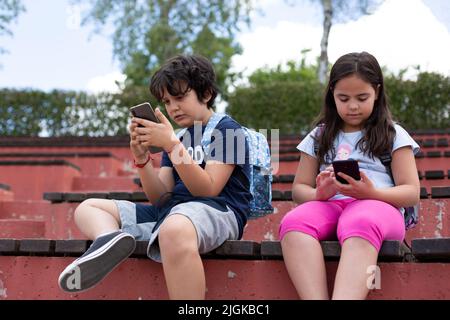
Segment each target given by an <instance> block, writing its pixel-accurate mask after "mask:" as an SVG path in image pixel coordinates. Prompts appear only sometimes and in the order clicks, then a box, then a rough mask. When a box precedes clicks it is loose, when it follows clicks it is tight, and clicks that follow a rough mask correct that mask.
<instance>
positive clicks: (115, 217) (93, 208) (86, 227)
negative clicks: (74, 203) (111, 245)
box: [75, 199, 120, 240]
mask: <svg viewBox="0 0 450 320" xmlns="http://www.w3.org/2000/svg"><path fill="white" fill-rule="evenodd" d="M75 223H76V225H77V226H78V228H79V229H80V231H81V232H82V233H83V234H84V235H85V236H86V237H88V238H89V239H91V240H94V239H96V238H97V237H98V236H99V235H101V234H104V233H109V232H114V231H117V230H119V228H120V217H119V210H118V209H117V206H116V204H115V203H114V201H112V200H105V199H88V200H85V201H83V202H82V203H81V204H80V205H79V206H78V207H77V208H76V210H75Z"/></svg>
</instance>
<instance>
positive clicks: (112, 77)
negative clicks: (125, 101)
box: [86, 71, 126, 93]
mask: <svg viewBox="0 0 450 320" xmlns="http://www.w3.org/2000/svg"><path fill="white" fill-rule="evenodd" d="M125 79H126V75H124V74H122V73H121V72H118V71H115V72H111V73H108V74H106V75H102V76H98V77H94V78H92V79H90V80H89V81H88V83H87V85H86V89H87V90H88V91H89V92H92V93H99V92H112V93H115V92H118V91H119V88H118V86H117V84H116V81H117V82H119V83H123V82H124V81H125Z"/></svg>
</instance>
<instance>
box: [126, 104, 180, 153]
mask: <svg viewBox="0 0 450 320" xmlns="http://www.w3.org/2000/svg"><path fill="white" fill-rule="evenodd" d="M155 115H156V116H157V117H158V119H159V121H160V122H161V123H155V122H152V121H148V120H145V119H140V118H133V119H132V121H133V123H136V124H140V125H142V126H143V127H138V128H136V132H137V134H138V136H137V141H138V142H139V143H140V145H142V146H145V147H150V146H154V147H161V148H163V149H164V151H166V152H170V151H171V150H172V149H173V147H174V146H175V145H177V144H178V143H179V142H180V140H178V138H177V136H176V135H175V132H174V131H173V127H172V125H171V124H170V122H169V120H167V118H166V117H165V116H164V114H163V113H162V112H161V111H160V110H159V108H157V109H156V110H155Z"/></svg>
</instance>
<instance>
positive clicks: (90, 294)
mask: <svg viewBox="0 0 450 320" xmlns="http://www.w3.org/2000/svg"><path fill="white" fill-rule="evenodd" d="M73 259H74V258H57V257H52V258H49V257H7V256H3V257H0V299H33V300H34V299H38V300H40V299H50V300H52V299H73V300H76V299H102V300H106V299H109V300H112V299H130V300H138V299H167V298H168V295H167V289H166V286H165V280H164V276H163V271H162V266H161V265H160V264H158V263H156V262H153V261H150V260H148V259H128V260H127V261H125V262H124V263H122V264H121V265H120V266H119V267H117V269H115V270H114V271H113V272H112V273H111V274H109V275H108V277H107V278H105V279H104V280H103V281H102V282H101V283H100V284H99V285H97V286H96V287H94V288H92V289H91V290H88V291H86V292H82V293H79V294H68V293H65V292H63V291H61V290H60V289H59V287H58V284H57V279H58V276H59V273H60V272H61V271H62V270H63V269H64V268H65V267H66V266H67V265H68V264H69V263H70V262H71V261H73ZM204 266H205V273H206V285H207V294H206V298H207V299H239V300H245V299H255V300H260V299H298V296H297V294H296V292H295V289H294V287H293V285H292V283H291V281H290V279H289V276H288V274H287V272H286V269H285V266H284V263H283V261H269V260H266V261H261V260H259V261H249V260H204ZM326 266H327V278H328V283H329V287H330V291H331V287H332V284H333V282H334V275H335V272H336V268H337V262H327V263H326ZM379 266H380V272H381V273H380V275H381V282H380V285H381V288H380V289H375V290H372V291H371V293H370V294H369V297H368V298H369V299H450V281H448V279H449V277H450V264H442V263H422V264H419V263H380V264H379Z"/></svg>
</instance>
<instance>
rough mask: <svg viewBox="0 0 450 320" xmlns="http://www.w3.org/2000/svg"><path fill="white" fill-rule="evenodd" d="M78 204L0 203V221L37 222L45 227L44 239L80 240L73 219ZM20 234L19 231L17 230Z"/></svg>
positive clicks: (40, 202)
mask: <svg viewBox="0 0 450 320" xmlns="http://www.w3.org/2000/svg"><path fill="white" fill-rule="evenodd" d="M78 205H79V203H60V204H51V203H49V202H48V201H42V200H41V201H12V202H4V203H0V219H13V220H16V221H39V222H42V223H44V225H45V233H44V235H45V237H46V238H52V239H82V238H84V235H83V234H82V233H81V232H80V230H78V227H77V226H76V224H75V221H74V219H73V214H74V212H75V208H76V207H77V206H78ZM0 221H2V220H0ZM18 232H19V234H20V232H21V231H20V230H18Z"/></svg>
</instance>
